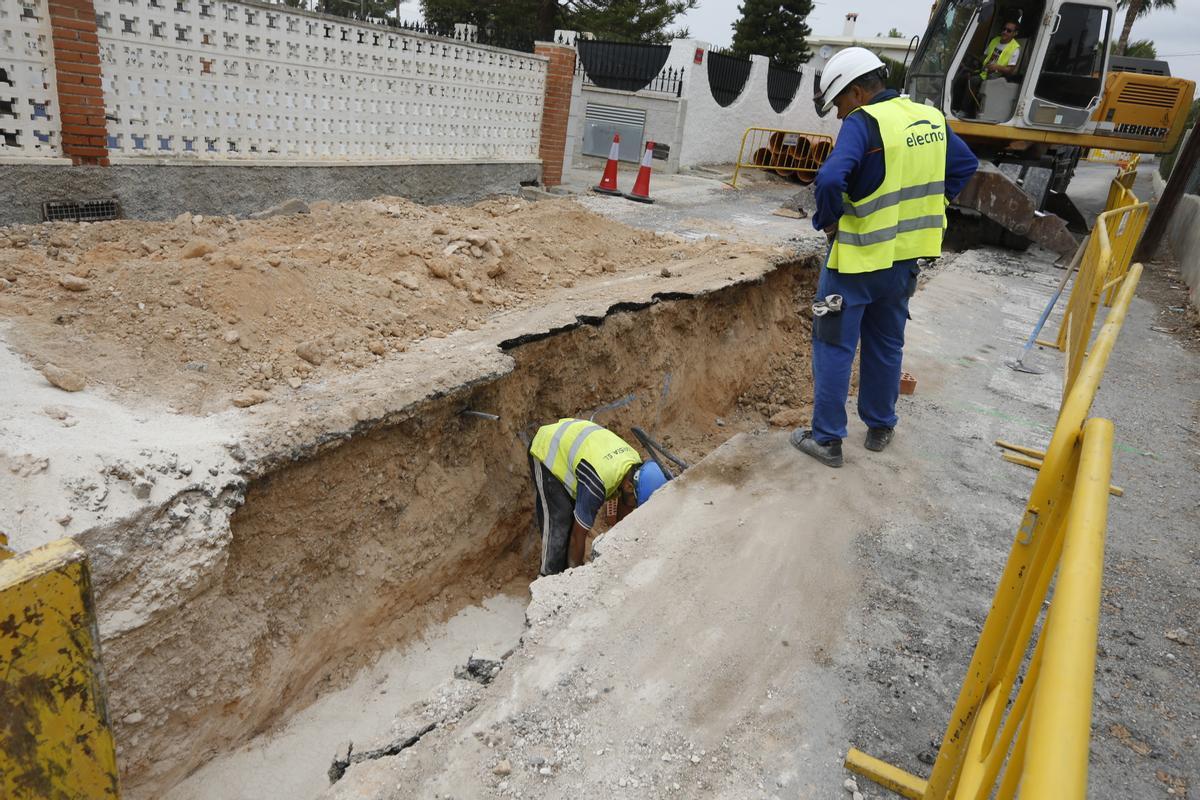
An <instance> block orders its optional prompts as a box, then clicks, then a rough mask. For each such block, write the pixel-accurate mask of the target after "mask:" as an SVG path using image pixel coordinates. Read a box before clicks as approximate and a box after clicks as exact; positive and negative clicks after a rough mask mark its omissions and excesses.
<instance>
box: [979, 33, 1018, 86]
mask: <svg viewBox="0 0 1200 800" xmlns="http://www.w3.org/2000/svg"><path fill="white" fill-rule="evenodd" d="M998 44H1000V37H999V36H993V37H992V40H991V41H990V42H988V44H987V47H986V48H984V51H983V69H981V70H979V77H981V78H986V77H987V76H988V71H987V65H988V64H990V63H991V61H992V51H993V50H994V49H995V47H996V45H998ZM1020 47H1021V45H1020V44H1018V43H1017V40H1016V39H1013V40H1012V41H1011V42H1009V43H1008V44H1006V45H1004V49H1003V50H1001V51H1000V57H999V58H997V59H996V64H998V65H999V66H1001V67H1010V66H1012V57H1013V53H1015V52H1016V51H1017V50H1018V49H1019V48H1020Z"/></svg>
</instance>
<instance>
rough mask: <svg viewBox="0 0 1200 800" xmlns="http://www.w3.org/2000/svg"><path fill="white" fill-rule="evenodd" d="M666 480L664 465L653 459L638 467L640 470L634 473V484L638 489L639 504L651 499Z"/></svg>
mask: <svg viewBox="0 0 1200 800" xmlns="http://www.w3.org/2000/svg"><path fill="white" fill-rule="evenodd" d="M666 482H667V476H666V475H664V474H663V471H662V467H660V466H658V464H655V463H654V462H653V461H651V462H649V463H646V464H642V466H640V467H638V471H637V472H635V473H634V475H633V485H634V488H635V489H636V490H637V503H638V505H639V506H640V505H642V504H643V503H645V502H646V501H647V500H649V499H650V495H652V494H654V493H655V492H656V491H657V490H658V489H659V488H660V487H662V486H663V485H664V484H666Z"/></svg>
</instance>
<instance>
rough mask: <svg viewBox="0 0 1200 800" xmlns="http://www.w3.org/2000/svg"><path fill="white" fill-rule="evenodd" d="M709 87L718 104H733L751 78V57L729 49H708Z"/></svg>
mask: <svg viewBox="0 0 1200 800" xmlns="http://www.w3.org/2000/svg"><path fill="white" fill-rule="evenodd" d="M707 59H708V88H709V91H711V92H712V96H713V99H714V100H716V101H717V104H718V105H721V106H728V105H732V104H733V101H734V100H737V99H738V97H739V96H740V95H741V94H742V89H744V88H746V81H748V80H749V79H750V66H751V64H750V59H749V58H743V57H741V56H735V55H733V54H732V53H729V52H727V51H720V50H709V51H708V56H707Z"/></svg>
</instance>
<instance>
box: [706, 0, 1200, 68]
mask: <svg viewBox="0 0 1200 800" xmlns="http://www.w3.org/2000/svg"><path fill="white" fill-rule="evenodd" d="M1176 4H1177V5H1178V6H1179V7H1180V8H1179V10H1177V11H1155V12H1152V13H1151V14H1150V15H1149V16H1147V17H1143V18H1141V19H1139V20H1138V21H1137V22H1135V23H1134V25H1133V34H1132V35H1131V37H1130V38H1131V39H1150V40H1152V41H1153V42H1154V44H1155V46H1156V47H1157V48H1158V54H1159V58H1164V57H1165V58H1166V60H1167V61H1169V62H1170V64H1171V74H1172V75H1178V76H1180V77H1184V78H1190V79H1191V80H1194V81H1200V14H1197V13H1196V12H1197V8H1196V0H1176ZM738 5H739V3H738V2H737V0H700V7H699V8H697V9H696V10H695V11H692V12H691V13H689V14H688V15H687V17H686V19H684V21H683V24H684V25H686V26H687V27H688V28H689V29H690V30H691V33H692V37H693V38H695V39H702V40H703V41H706V42H710V43H712V44H714V45H717V46H724V45H728V44H729V42H730V40H731V39H732V38H733V29H732V28H731V27H730V26H731V25H732V24H733V21H734V20H735V19H737V18H738V16H740V15H739V14H738V10H737V7H738ZM851 11H856V12H858V26H857V27H856V28H855V33H857V34H859V35H863V36H874V35H875V34H876V33H886V32H887V30H888V29H889V28H892V27H895V28H898V29H899V30H900V31H901V32H902V33H904V34H906V35H908V36H912V35H914V34H921V33H923V32H924V31H925V23H926V21H927V20H928V17H929V3H928V2H926V0H839V2H833V0H826V1H825V2H817V3H816V4H815V5H814V7H813V13H812V14H810V15H809V17H808V26H809V27H810V28H812V29H813V35H825V36H837V35H839V34H841V32H842V24H843V23H844V21H845V16H846V14H847V13H848V12H851ZM1124 21H1125V17H1124V12H1122V11H1118V12H1117V19H1116V22H1115V25H1114V27H1115V30H1114V33H1113V35H1114V36H1118V35H1120V30H1121V25H1122V23H1124Z"/></svg>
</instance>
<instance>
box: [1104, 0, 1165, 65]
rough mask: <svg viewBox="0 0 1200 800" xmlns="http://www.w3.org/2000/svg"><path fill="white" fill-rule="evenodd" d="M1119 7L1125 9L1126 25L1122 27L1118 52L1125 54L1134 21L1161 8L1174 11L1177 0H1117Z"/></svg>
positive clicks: (1118, 41)
mask: <svg viewBox="0 0 1200 800" xmlns="http://www.w3.org/2000/svg"><path fill="white" fill-rule="evenodd" d="M1117 8H1123V9H1125V25H1124V26H1123V27H1122V28H1121V38H1120V39H1118V40H1117V52H1118V53H1120V54H1121V55H1125V48H1127V47H1128V46H1129V32H1130V31H1131V30H1133V21H1134V20H1135V19H1137V18H1139V17H1144V16H1146V15H1147V14H1149V13H1150V12H1151V11H1156V10H1158V9H1160V8H1169V9H1171V10H1172V11H1174V10H1175V0H1117Z"/></svg>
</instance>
